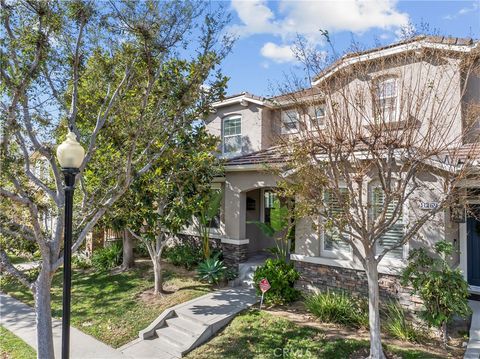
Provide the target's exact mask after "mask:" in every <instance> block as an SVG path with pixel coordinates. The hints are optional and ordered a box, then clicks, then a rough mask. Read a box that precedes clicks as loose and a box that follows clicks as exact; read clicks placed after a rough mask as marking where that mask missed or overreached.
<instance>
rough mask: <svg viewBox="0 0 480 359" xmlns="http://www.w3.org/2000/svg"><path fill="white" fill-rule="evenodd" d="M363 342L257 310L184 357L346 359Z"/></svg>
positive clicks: (411, 354)
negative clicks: (332, 336) (337, 337)
mask: <svg viewBox="0 0 480 359" xmlns="http://www.w3.org/2000/svg"><path fill="white" fill-rule="evenodd" d="M368 348H369V343H368V341H366V340H353V339H327V337H326V335H325V333H324V332H323V331H322V330H320V329H318V328H312V327H307V326H300V325H297V324H295V323H293V322H291V321H289V320H287V319H285V318H281V317H278V316H274V315H272V314H269V313H266V312H259V311H258V310H249V311H246V312H243V313H242V314H240V315H238V316H237V317H236V318H234V319H233V321H232V322H231V323H230V325H229V326H228V327H226V328H225V329H224V330H223V332H221V333H220V334H218V335H217V336H216V337H215V338H213V339H212V340H211V341H210V342H208V343H206V344H205V345H203V346H201V347H199V348H197V349H196V350H194V351H192V352H191V353H190V354H188V355H187V358H191V359H212V358H222V359H223V358H225V359H229V358H231V359H237V358H245V359H247V358H262V359H264V358H265V359H267V358H318V359H321V358H325V359H327V358H331V359H337V358H345V359H347V358H349V357H350V356H352V354H354V353H356V352H358V351H362V350H363V351H366V352H365V353H366V355H365V356H367V355H368ZM386 350H387V352H389V353H393V354H395V355H396V356H398V357H400V358H404V359H420V358H425V359H427V358H428V359H432V358H439V357H437V356H435V355H433V354H430V353H426V352H422V351H419V350H403V349H400V348H397V347H393V346H386Z"/></svg>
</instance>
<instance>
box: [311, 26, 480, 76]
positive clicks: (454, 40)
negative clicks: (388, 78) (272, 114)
mask: <svg viewBox="0 0 480 359" xmlns="http://www.w3.org/2000/svg"><path fill="white" fill-rule="evenodd" d="M419 41H424V42H427V43H432V44H443V45H451V46H454V45H455V46H472V45H473V44H474V43H475V42H478V41H477V40H473V39H472V38H459V37H448V36H429V35H419V36H415V37H412V38H410V39H406V40H402V41H397V42H394V43H392V44H389V45H385V46H380V47H375V48H373V49H368V50H365V51H356V52H354V51H352V52H349V53H346V54H345V55H343V56H342V57H341V58H339V59H338V60H336V61H334V62H333V63H332V64H330V65H329V66H327V67H326V68H325V69H324V70H323V71H322V72H321V73H319V74H318V75H317V76H315V77H314V81H317V80H319V79H320V78H321V77H323V76H324V75H325V74H326V73H329V72H330V71H332V70H333V69H334V68H335V67H337V66H339V65H340V64H341V63H342V62H343V61H345V60H347V59H351V58H354V57H357V56H362V55H366V54H370V53H373V52H378V51H382V50H387V49H391V48H394V47H398V46H401V45H406V44H410V43H413V42H419Z"/></svg>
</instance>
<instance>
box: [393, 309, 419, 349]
mask: <svg viewBox="0 0 480 359" xmlns="http://www.w3.org/2000/svg"><path fill="white" fill-rule="evenodd" d="M385 315H386V317H387V320H386V325H385V328H386V330H387V332H388V333H389V334H390V335H391V336H393V337H394V338H397V339H400V340H404V341H409V342H419V341H420V338H421V336H422V333H421V332H420V330H418V329H416V328H415V327H414V326H413V323H412V322H411V321H410V320H408V319H407V317H406V315H405V310H404V309H403V308H402V306H401V305H400V304H399V303H397V302H393V301H391V302H389V303H388V304H387V306H386V308H385Z"/></svg>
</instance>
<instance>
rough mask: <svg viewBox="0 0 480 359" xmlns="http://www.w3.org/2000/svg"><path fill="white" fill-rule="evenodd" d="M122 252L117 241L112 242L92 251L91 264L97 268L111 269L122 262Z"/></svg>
mask: <svg viewBox="0 0 480 359" xmlns="http://www.w3.org/2000/svg"><path fill="white" fill-rule="evenodd" d="M122 254H123V253H122V245H121V244H120V243H118V242H117V243H112V244H111V245H109V246H107V247H105V248H101V249H98V250H97V251H95V252H94V253H93V255H92V265H93V266H94V267H95V268H96V269H99V270H108V269H112V268H114V267H117V266H119V265H120V264H121V263H122Z"/></svg>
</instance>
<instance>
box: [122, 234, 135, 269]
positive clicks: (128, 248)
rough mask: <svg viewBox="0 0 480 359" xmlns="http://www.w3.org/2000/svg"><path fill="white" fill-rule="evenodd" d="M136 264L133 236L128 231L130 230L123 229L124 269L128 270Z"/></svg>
mask: <svg viewBox="0 0 480 359" xmlns="http://www.w3.org/2000/svg"><path fill="white" fill-rule="evenodd" d="M134 266H135V259H134V257H133V237H132V236H131V235H130V233H128V230H127V229H125V230H124V231H123V261H122V270H128V269H130V268H132V267H134Z"/></svg>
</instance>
